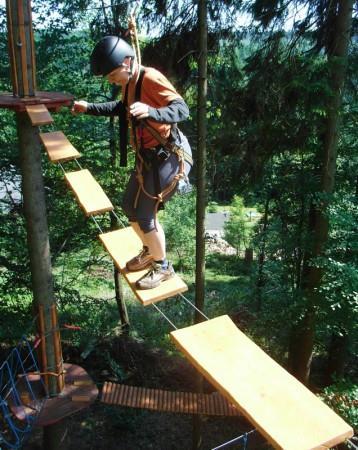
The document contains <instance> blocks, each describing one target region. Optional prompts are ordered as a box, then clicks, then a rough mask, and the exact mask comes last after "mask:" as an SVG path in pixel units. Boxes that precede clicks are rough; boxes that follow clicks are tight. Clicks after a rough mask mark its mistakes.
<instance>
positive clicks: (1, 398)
mask: <svg viewBox="0 0 358 450" xmlns="http://www.w3.org/2000/svg"><path fill="white" fill-rule="evenodd" d="M39 373H40V370H39V367H38V364H37V361H36V357H35V355H34V349H33V348H32V347H31V345H30V343H29V342H28V341H27V340H26V339H25V338H23V339H22V340H21V341H20V343H19V344H18V346H17V347H15V348H14V349H13V350H12V351H11V352H10V354H9V356H8V357H7V359H6V360H5V361H4V362H3V363H2V365H1V366H0V448H2V447H4V448H9V449H18V448H20V447H21V446H22V444H23V442H24V440H25V439H26V438H27V437H28V436H29V434H30V433H31V430H32V428H33V426H34V424H35V422H36V419H37V417H38V415H39V413H40V411H41V409H42V406H43V401H44V399H45V395H44V394H45V393H46V389H45V384H44V382H43V380H42V378H41V376H40V375H38V374H39ZM34 381H36V389H35V386H34V383H33V382H34ZM39 394H40V395H39ZM39 397H40V398H42V399H43V400H40V401H39Z"/></svg>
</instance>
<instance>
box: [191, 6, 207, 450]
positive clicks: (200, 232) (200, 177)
mask: <svg viewBox="0 0 358 450" xmlns="http://www.w3.org/2000/svg"><path fill="white" fill-rule="evenodd" d="M198 22H199V39H198V40H199V79H198V148H197V170H196V173H197V198H196V270H195V305H196V307H197V308H198V309H200V310H201V311H202V310H203V308H204V296H205V240H204V236H205V206H206V133H207V122H206V99H207V52H208V45H207V39H208V30H207V4H206V0H199V3H198ZM202 320H203V318H202V316H201V315H200V314H199V313H198V312H197V311H195V323H198V322H201V321H202ZM202 390H203V380H202V376H201V375H198V379H197V391H198V392H202ZM201 428H202V418H201V416H200V415H197V416H193V442H192V449H193V450H198V449H200V448H201V447H202V436H201Z"/></svg>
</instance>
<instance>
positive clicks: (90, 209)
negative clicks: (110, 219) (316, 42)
mask: <svg viewBox="0 0 358 450" xmlns="http://www.w3.org/2000/svg"><path fill="white" fill-rule="evenodd" d="M65 179H66V181H67V182H68V184H69V185H70V187H71V188H72V190H73V192H74V194H75V196H76V198H77V200H78V202H79V204H80V205H81V207H82V209H83V211H84V212H85V214H86V216H95V215H96V214H103V213H105V212H107V211H112V210H113V205H112V203H111V202H110V200H109V198H108V197H107V195H106V194H105V193H104V191H103V189H102V188H101V186H100V185H99V184H98V183H97V181H96V180H95V179H94V178H93V176H92V174H91V172H90V171H89V170H87V169H84V170H78V171H76V172H68V173H66V175H65Z"/></svg>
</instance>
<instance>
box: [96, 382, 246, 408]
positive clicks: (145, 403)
mask: <svg viewBox="0 0 358 450" xmlns="http://www.w3.org/2000/svg"><path fill="white" fill-rule="evenodd" d="M101 402H103V403H107V404H110V405H120V406H128V407H130V408H142V409H152V410H155V411H164V412H172V413H183V414H205V415H208V416H239V415H240V413H239V411H238V410H237V409H236V408H235V407H234V406H233V405H231V404H230V403H229V402H228V401H227V400H226V398H224V397H223V396H222V395H220V394H219V393H217V392H215V393H213V394H198V393H196V392H175V391H166V390H162V389H147V388H143V387H136V386H127V385H124V384H117V383H110V382H106V383H104V385H103V390H102V395H101Z"/></svg>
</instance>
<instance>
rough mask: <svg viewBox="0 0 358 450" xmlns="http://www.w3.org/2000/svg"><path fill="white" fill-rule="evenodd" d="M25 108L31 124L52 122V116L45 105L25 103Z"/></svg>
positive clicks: (38, 124) (37, 124)
mask: <svg viewBox="0 0 358 450" xmlns="http://www.w3.org/2000/svg"><path fill="white" fill-rule="evenodd" d="M25 109H26V112H27V114H28V115H29V117H30V120H31V124H32V125H33V126H41V125H49V124H50V123H53V118H52V117H51V114H50V113H49V112H48V109H47V108H46V106H45V105H42V104H40V105H26V106H25Z"/></svg>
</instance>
